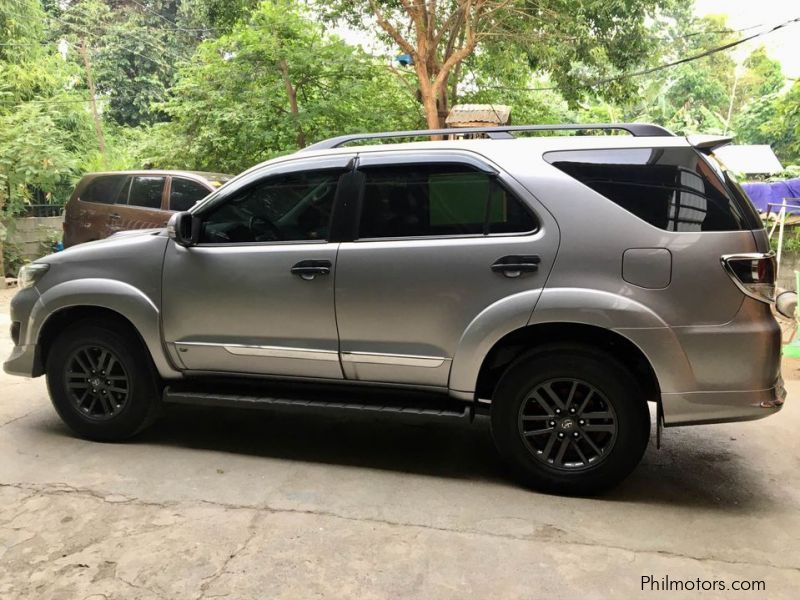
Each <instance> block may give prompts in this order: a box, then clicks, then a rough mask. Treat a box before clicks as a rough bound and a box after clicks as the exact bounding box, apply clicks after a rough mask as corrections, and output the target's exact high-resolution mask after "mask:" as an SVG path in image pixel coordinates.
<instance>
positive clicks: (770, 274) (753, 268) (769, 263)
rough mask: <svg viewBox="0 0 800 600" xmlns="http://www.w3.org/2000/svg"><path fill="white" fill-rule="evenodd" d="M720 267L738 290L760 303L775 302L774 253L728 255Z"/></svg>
mask: <svg viewBox="0 0 800 600" xmlns="http://www.w3.org/2000/svg"><path fill="white" fill-rule="evenodd" d="M722 266H723V267H725V270H726V271H727V272H728V275H730V276H731V279H733V283H735V284H736V287H738V288H739V289H740V290H742V291H743V292H744V293H745V294H747V295H748V296H750V297H751V298H755V299H756V300H760V301H761V302H775V271H776V266H777V265H776V263H775V253H774V252H770V253H769V254H761V253H752V254H728V255H726V256H723V257H722Z"/></svg>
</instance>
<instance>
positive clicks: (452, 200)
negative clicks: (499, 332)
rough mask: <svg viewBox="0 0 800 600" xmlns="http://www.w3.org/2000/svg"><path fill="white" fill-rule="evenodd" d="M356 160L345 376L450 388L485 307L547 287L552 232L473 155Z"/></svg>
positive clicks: (347, 250)
mask: <svg viewBox="0 0 800 600" xmlns="http://www.w3.org/2000/svg"><path fill="white" fill-rule="evenodd" d="M358 165H359V166H358V169H359V171H360V173H361V174H362V175H363V192H362V198H361V210H360V216H359V217H357V219H358V233H357V236H356V239H355V240H354V241H351V242H345V243H342V245H341V247H340V249H339V255H338V260H337V270H336V317H337V323H338V327H339V335H340V348H341V357H342V366H343V369H344V371H345V375H346V377H348V378H352V379H360V380H365V381H376V382H394V383H409V384H416V385H431V386H442V387H444V386H446V385H447V383H448V376H449V373H450V364H451V361H452V358H453V356H454V354H455V351H456V348H457V346H458V342H459V340H460V338H461V336H462V335H463V333H464V331H465V330H466V329H467V327H468V325H469V324H470V323H471V322H472V321H473V320H474V319H475V318H476V317H477V316H478V315H479V314H480V313H481V311H483V310H484V309H486V308H487V307H489V306H491V305H492V304H493V303H495V302H497V301H498V300H500V299H502V298H505V297H507V296H510V295H513V294H516V293H518V292H521V291H525V290H530V289H534V290H535V289H537V288H541V287H543V286H544V281H545V278H546V276H547V273H548V271H549V269H550V266H551V265H552V260H553V259H554V257H555V253H556V248H557V243H558V241H557V239H558V238H557V235H553V234H552V233H551V234H550V235H545V234H544V229H543V228H542V227H541V223H542V221H541V220H540V216H539V215H537V214H536V213H535V212H534V210H533V209H532V208H531V205H529V203H528V199H529V198H530V197H529V194H528V193H527V192H526V191H525V190H524V188H522V187H521V186H519V185H518V184H517V183H516V182H515V181H514V180H513V179H511V178H510V177H508V176H507V175H505V174H503V173H501V172H500V171H499V170H498V169H496V168H495V167H493V166H491V165H489V164H487V163H486V162H483V161H482V159H479V158H477V157H476V156H475V155H471V154H468V153H462V152H458V153H455V152H454V153H450V152H447V153H443V152H436V151H432V152H429V153H425V154H423V155H420V154H419V153H415V154H414V155H413V156H408V155H407V153H405V154H404V153H402V152H396V151H395V152H379V153H370V154H365V155H361V156H360V157H359V163H358ZM521 263H524V264H525V265H526V266H522V267H519V266H518V267H516V268H515V267H513V266H512V264H516V265H520V264H521ZM530 308H531V311H532V310H533V308H534V306H533V303H532V304H531V307H530Z"/></svg>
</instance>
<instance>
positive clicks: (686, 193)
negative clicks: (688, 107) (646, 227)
mask: <svg viewBox="0 0 800 600" xmlns="http://www.w3.org/2000/svg"><path fill="white" fill-rule="evenodd" d="M545 160H547V161H548V162H549V163H550V164H551V165H553V166H554V167H556V168H557V169H559V170H561V171H563V172H564V173H566V174H567V175H570V176H571V177H574V178H575V179H577V180H578V181H580V182H581V183H583V184H584V185H586V186H588V187H590V188H592V189H593V190H594V191H596V192H598V193H600V194H602V195H603V196H605V197H606V198H608V199H609V200H611V201H612V202H614V203H615V204H617V205H619V206H621V207H622V208H624V209H625V210H627V211H628V212H630V213H633V214H634V215H636V216H637V217H639V218H640V219H642V220H644V221H647V222H648V223H650V224H651V225H653V226H655V227H658V228H660V229H664V230H666V231H737V230H743V229H751V228H752V227H753V224H752V223H751V222H750V221H751V219H750V218H749V217H750V214H749V211H748V210H747V208H748V207H746V206H742V205H741V204H740V202H741V201H740V200H739V199H737V198H736V197H735V196H733V195H732V194H731V192H730V190H729V189H728V187H727V186H726V185H725V183H724V182H723V181H722V180H721V179H720V178H719V177H718V176H717V174H716V173H715V172H714V169H713V168H712V167H711V165H710V164H709V163H708V162H707V161H706V160H705V159H703V158H702V157H701V156H700V155H699V154H698V153H697V152H695V151H694V150H693V149H691V148H631V149H613V148H612V149H602V150H569V151H559V152H548V153H547V154H546V155H545Z"/></svg>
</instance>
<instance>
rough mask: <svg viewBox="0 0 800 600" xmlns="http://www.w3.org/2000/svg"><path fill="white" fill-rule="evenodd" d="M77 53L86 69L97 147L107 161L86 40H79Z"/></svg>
mask: <svg viewBox="0 0 800 600" xmlns="http://www.w3.org/2000/svg"><path fill="white" fill-rule="evenodd" d="M78 53H79V54H80V55H81V58H82V59H83V66H84V67H85V68H86V85H88V86H89V94H90V96H91V98H90V102H91V105H92V119H94V131H95V133H96V134H97V145H98V146H99V147H100V154H102V155H103V160H104V161H106V160H108V155H107V154H106V140H105V137H103V124H102V122H101V121H100V114H99V113H98V112H97V99H96V98H95V87H94V77H92V61H91V60H90V58H89V50H88V48H87V47H86V38H81V45H80V46H78Z"/></svg>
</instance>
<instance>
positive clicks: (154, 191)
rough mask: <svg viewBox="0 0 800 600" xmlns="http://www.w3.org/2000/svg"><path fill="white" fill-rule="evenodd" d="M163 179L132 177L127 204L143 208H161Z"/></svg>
mask: <svg viewBox="0 0 800 600" xmlns="http://www.w3.org/2000/svg"><path fill="white" fill-rule="evenodd" d="M164 179H165V178H164V177H154V176H143V177H134V178H133V182H132V183H131V192H130V195H129V196H128V204H129V205H131V206H142V207H144V208H161V195H162V193H163V191H164Z"/></svg>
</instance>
